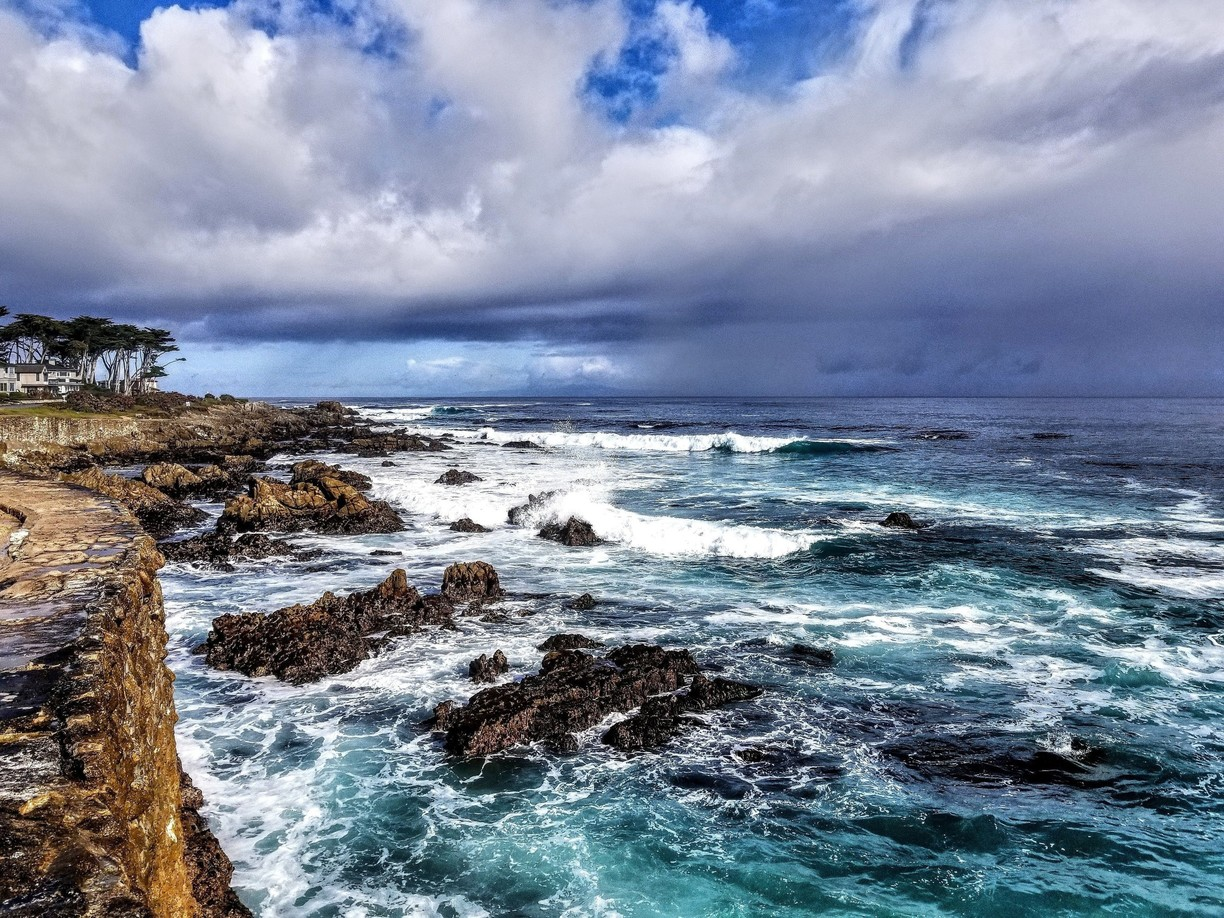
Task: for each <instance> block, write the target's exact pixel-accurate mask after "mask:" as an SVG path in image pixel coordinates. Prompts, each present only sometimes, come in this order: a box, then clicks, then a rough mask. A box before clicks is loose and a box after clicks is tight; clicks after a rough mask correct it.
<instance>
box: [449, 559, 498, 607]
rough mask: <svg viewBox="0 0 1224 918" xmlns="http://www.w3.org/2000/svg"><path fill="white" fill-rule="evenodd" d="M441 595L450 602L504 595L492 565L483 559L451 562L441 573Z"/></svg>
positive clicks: (477, 600)
mask: <svg viewBox="0 0 1224 918" xmlns="http://www.w3.org/2000/svg"><path fill="white" fill-rule="evenodd" d="M442 595H443V596H445V597H446V598H447V599H449V600H450V601H451V602H479V601H481V600H485V599H498V598H500V597H502V596H504V595H506V591H505V590H503V589H502V588H501V583H500V582H499V581H498V579H497V571H495V570H494V569H493V565H491V564H488V563H486V562H484V561H471V562H468V563H465V564H452V565H451V566H450V567H448V568H447V569H446V570H445V571H444V572H443V574H442Z"/></svg>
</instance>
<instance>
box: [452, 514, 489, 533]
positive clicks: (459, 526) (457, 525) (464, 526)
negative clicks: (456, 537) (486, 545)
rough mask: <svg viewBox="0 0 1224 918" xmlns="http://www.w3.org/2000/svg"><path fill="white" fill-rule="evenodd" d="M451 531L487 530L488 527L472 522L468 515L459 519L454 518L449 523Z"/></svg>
mask: <svg viewBox="0 0 1224 918" xmlns="http://www.w3.org/2000/svg"><path fill="white" fill-rule="evenodd" d="M450 530H451V532H488V531H489V530H488V528H486V527H484V526H481V525H480V524H479V523H475V522H473V521H472V520H471V519H469V518H468V517H466V516H465V517H464V518H463V519H461V520H455V521H454V522H453V523H451V524H450Z"/></svg>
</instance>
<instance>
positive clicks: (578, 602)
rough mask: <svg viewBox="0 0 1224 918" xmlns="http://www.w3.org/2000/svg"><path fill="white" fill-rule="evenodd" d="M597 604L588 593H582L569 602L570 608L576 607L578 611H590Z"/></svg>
mask: <svg viewBox="0 0 1224 918" xmlns="http://www.w3.org/2000/svg"><path fill="white" fill-rule="evenodd" d="M597 605H599V603H598V602H596V601H595V597H594V596H592V595H591V594H590V593H583V594H582V595H581V596H579V597H578V598H577V599H575V600H574V601H573V602H571V603H570V608H571V609H576V610H577V611H579V612H590V611H591V610H592V609H594V608H595V607H596V606H597Z"/></svg>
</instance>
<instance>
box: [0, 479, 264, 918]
mask: <svg viewBox="0 0 1224 918" xmlns="http://www.w3.org/2000/svg"><path fill="white" fill-rule="evenodd" d="M162 563H163V562H162V558H161V555H160V554H159V553H158V551H157V549H156V547H155V546H154V544H153V542H152V540H151V539H149V537H148V536H147V535H145V534H144V533H143V531H142V530H141V529H140V528H139V526H138V525H137V523H136V522H135V520H134V519H133V518H132V517H131V515H130V514H128V513H127V511H125V510H122V509H121V508H119V507H118V506H117V505H116V504H115V503H113V502H112V501H110V500H109V499H108V498H105V497H103V496H101V495H99V494H96V493H95V492H92V491H88V490H85V489H83V488H78V487H75V486H72V485H68V484H64V483H62V482H54V481H46V480H39V479H33V478H26V477H22V476H18V475H15V474H12V473H9V472H3V471H0V914H4V915H29V916H34V915H39V916H42V915H56V916H94V915H98V916H102V915H105V916H117V915H125V916H126V915H132V916H142V915H146V916H158V918H160V916H167V918H168V916H196V915H198V916H213V915H216V916H240V915H244V914H249V913H248V912H247V911H246V909H245V908H243V907H242V905H241V904H240V903H239V902H238V900H237V899H236V898H235V897H234V896H233V893H232V892H230V890H229V886H228V880H229V874H228V871H229V862H228V859H226V858H225V856H224V854H223V853H221V851H220V848H219V847H218V846H217V845H216V841H215V839H213V838H212V836H211V833H209V832H208V829H207V826H206V824H205V822H204V820H203V819H202V818H200V817H199V814H198V812H197V807H198V806H199V805H200V803H201V802H202V801H200V800H199V799H198V792H195V791H194V789H192V788H190V784H189V782H187V783H186V787H187V789H188V791H189V798H188V800H187V804H188V805H187V806H184V794H183V789H184V783H182V782H181V780H180V777H181V772H180V767H179V763H178V756H177V752H176V749H175V743H174V722H175V719H176V714H175V710H174V699H173V692H172V686H173V676H172V675H171V673H170V671H169V670H168V669H167V668H166V666H165V662H164V660H165V652H166V630H165V623H164V613H163V609H162V600H161V587H160V585H159V584H158V582H157V578H156V572H157V570H158V569H159V568H160V567H161V565H162ZM185 826H186V827H187V828H185ZM194 889H208V890H209V894H208V895H207V896H197V895H196V894H195V893H194V892H193V890H194Z"/></svg>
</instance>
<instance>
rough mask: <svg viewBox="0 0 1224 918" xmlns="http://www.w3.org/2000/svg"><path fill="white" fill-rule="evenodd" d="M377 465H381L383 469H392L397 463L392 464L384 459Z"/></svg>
mask: <svg viewBox="0 0 1224 918" xmlns="http://www.w3.org/2000/svg"><path fill="white" fill-rule="evenodd" d="M378 464H379V465H381V466H382V467H383V468H384V469H393V468H395V467H396V466H397V465H399V463H398V462H392V461H391V460H390V459H384V460H383V461H382V462H380V463H378Z"/></svg>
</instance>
